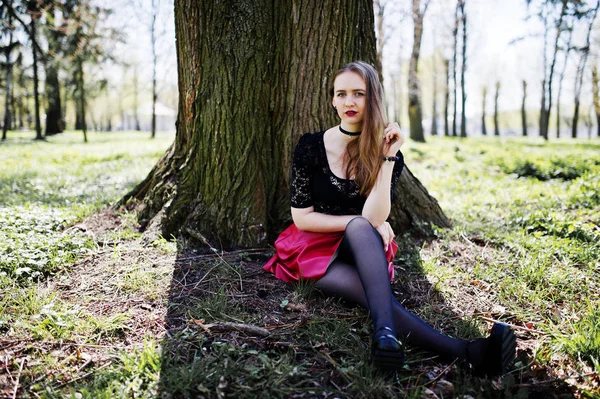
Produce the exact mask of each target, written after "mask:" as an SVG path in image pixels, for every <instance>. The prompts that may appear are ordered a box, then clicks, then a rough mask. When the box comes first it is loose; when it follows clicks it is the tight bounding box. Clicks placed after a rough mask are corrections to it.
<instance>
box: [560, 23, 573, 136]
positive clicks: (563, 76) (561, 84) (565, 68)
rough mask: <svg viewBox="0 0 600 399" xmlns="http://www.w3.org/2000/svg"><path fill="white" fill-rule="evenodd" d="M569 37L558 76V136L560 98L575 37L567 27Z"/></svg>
mask: <svg viewBox="0 0 600 399" xmlns="http://www.w3.org/2000/svg"><path fill="white" fill-rule="evenodd" d="M567 31H568V35H569V36H568V39H567V45H566V49H565V58H564V62H563V66H562V70H561V71H560V74H559V78H558V93H557V95H556V138H557V139H558V138H560V125H561V123H560V122H561V121H560V99H561V98H562V88H563V82H564V79H565V71H566V70H567V64H568V62H569V53H570V52H571V39H572V38H573V29H567Z"/></svg>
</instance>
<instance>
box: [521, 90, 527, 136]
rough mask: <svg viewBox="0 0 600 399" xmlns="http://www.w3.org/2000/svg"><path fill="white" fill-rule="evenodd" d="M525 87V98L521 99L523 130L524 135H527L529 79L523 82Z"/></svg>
mask: <svg viewBox="0 0 600 399" xmlns="http://www.w3.org/2000/svg"><path fill="white" fill-rule="evenodd" d="M521 84H522V87H523V100H522V101H521V128H522V130H523V137H526V136H527V108H526V107H525V105H526V102H527V81H526V80H523V81H522V82H521Z"/></svg>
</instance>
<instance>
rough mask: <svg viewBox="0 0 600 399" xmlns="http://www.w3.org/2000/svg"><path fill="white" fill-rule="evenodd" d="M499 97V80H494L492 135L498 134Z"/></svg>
mask: <svg viewBox="0 0 600 399" xmlns="http://www.w3.org/2000/svg"><path fill="white" fill-rule="evenodd" d="M499 97H500V82H496V94H495V95H494V136H500V125H499V123H498V98H499Z"/></svg>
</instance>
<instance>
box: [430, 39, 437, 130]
mask: <svg viewBox="0 0 600 399" xmlns="http://www.w3.org/2000/svg"><path fill="white" fill-rule="evenodd" d="M436 54H437V51H434V52H433V62H432V65H433V68H432V71H433V73H432V75H433V76H432V81H433V82H432V87H433V93H432V96H431V97H432V104H431V135H432V136H437V131H438V125H437V65H436V61H437V57H436Z"/></svg>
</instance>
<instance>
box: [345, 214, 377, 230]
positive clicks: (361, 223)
mask: <svg viewBox="0 0 600 399" xmlns="http://www.w3.org/2000/svg"><path fill="white" fill-rule="evenodd" d="M372 229H373V226H372V225H371V222H369V219H367V218H364V217H362V216H357V217H355V218H354V219H352V220H351V221H349V222H348V224H347V225H346V233H347V232H350V231H355V230H357V231H371V230H372Z"/></svg>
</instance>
